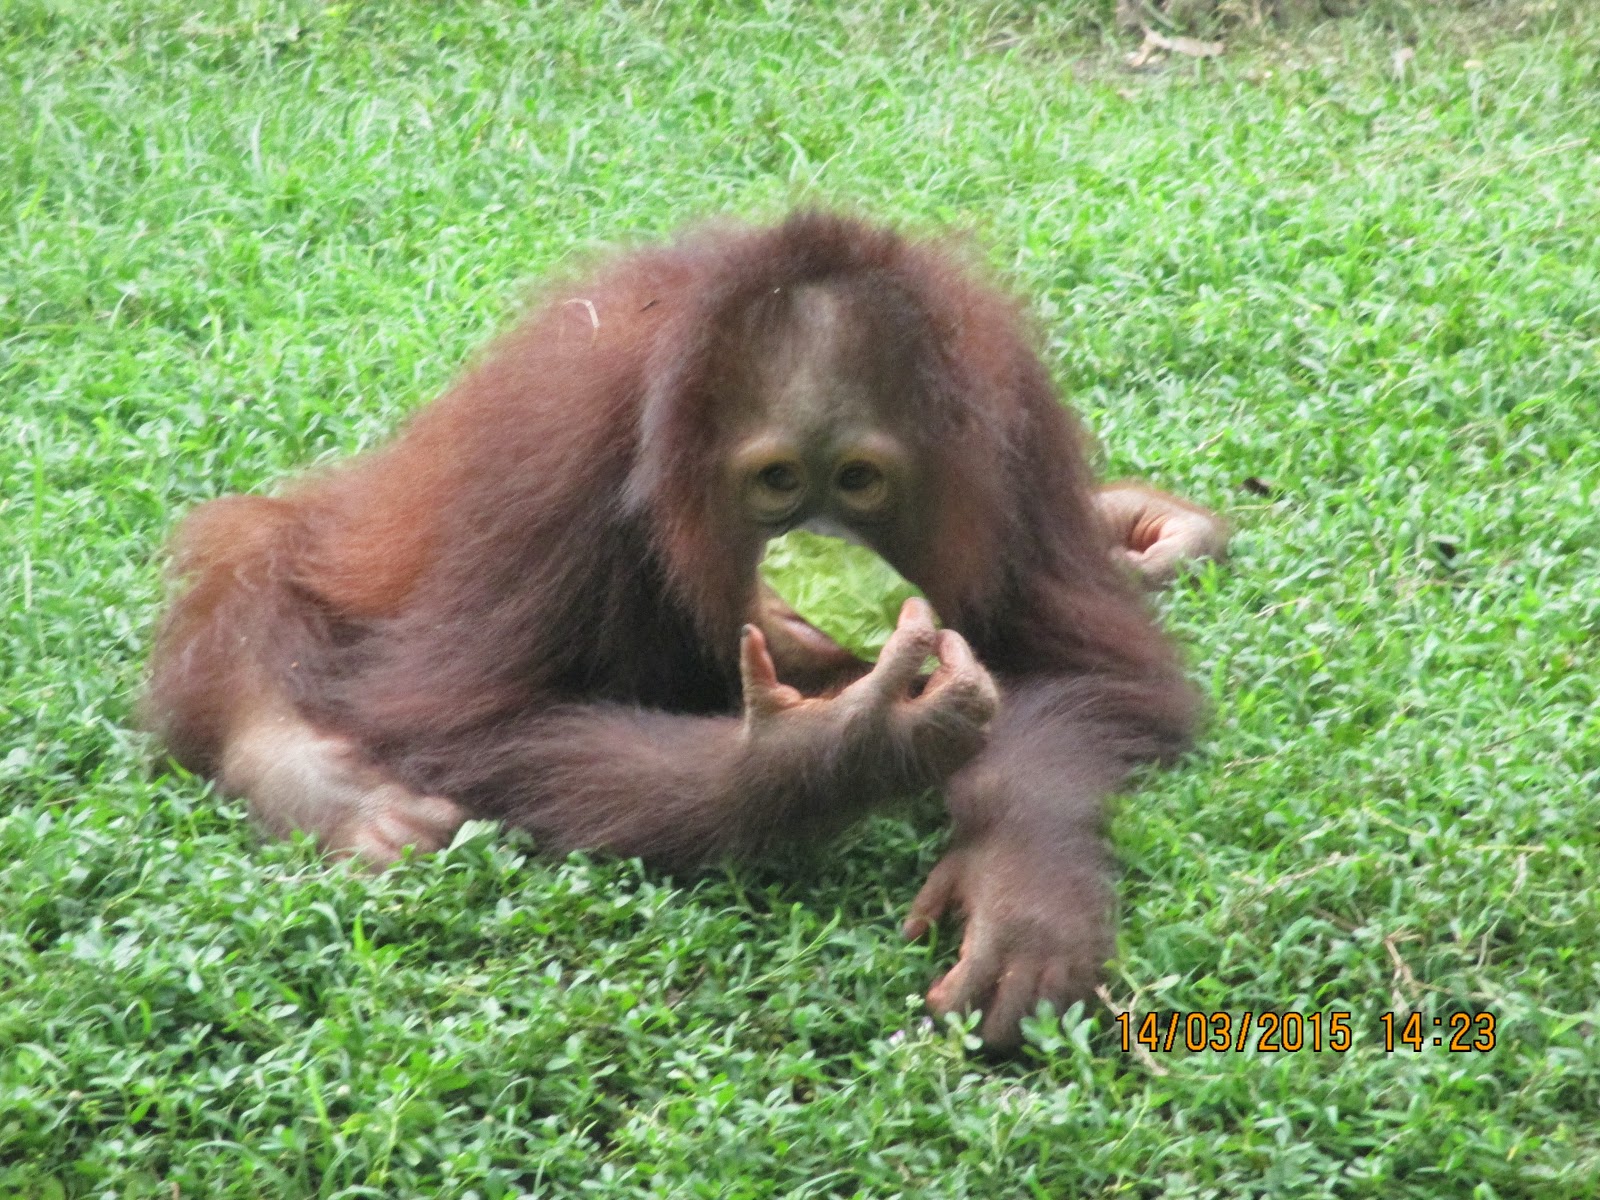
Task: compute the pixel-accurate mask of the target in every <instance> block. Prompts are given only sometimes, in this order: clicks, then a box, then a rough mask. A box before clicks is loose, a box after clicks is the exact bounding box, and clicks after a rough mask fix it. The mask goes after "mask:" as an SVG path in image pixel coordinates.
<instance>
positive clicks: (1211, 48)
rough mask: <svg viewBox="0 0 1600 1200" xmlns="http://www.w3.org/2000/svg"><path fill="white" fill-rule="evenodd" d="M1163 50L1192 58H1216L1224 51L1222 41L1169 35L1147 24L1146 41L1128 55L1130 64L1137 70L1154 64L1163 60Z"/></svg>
mask: <svg viewBox="0 0 1600 1200" xmlns="http://www.w3.org/2000/svg"><path fill="white" fill-rule="evenodd" d="M1162 51H1170V52H1171V53H1173V54H1186V55H1188V56H1189V57H1190V58H1216V57H1217V56H1218V55H1220V54H1221V53H1222V51H1223V45H1222V43H1221V42H1202V41H1201V40H1200V39H1199V38H1192V37H1167V36H1166V35H1165V34H1160V33H1157V32H1156V31H1155V30H1154V29H1151V28H1149V27H1148V26H1146V27H1145V31H1144V41H1143V42H1142V43H1141V44H1140V46H1139V48H1138V49H1137V50H1135V51H1134V52H1133V53H1132V54H1130V55H1128V65H1129V66H1130V67H1132V68H1133V69H1134V70H1135V71H1137V70H1139V69H1140V68H1142V67H1148V66H1154V65H1156V64H1157V63H1159V62H1160V61H1161V52H1162Z"/></svg>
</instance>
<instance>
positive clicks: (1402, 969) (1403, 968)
mask: <svg viewBox="0 0 1600 1200" xmlns="http://www.w3.org/2000/svg"><path fill="white" fill-rule="evenodd" d="M1416 940H1417V935H1416V934H1414V933H1406V932H1405V931H1404V930H1396V931H1395V932H1394V933H1391V934H1389V935H1388V936H1387V937H1385V938H1384V939H1383V948H1384V949H1385V950H1387V951H1388V952H1389V961H1390V962H1391V963H1393V964H1394V981H1395V983H1396V984H1397V985H1398V984H1403V985H1405V987H1406V989H1407V990H1409V991H1410V992H1412V993H1413V994H1418V993H1420V992H1421V991H1422V987H1421V985H1420V984H1418V983H1417V977H1416V976H1415V975H1413V974H1412V973H1411V967H1410V965H1409V964H1408V963H1407V962H1406V960H1405V959H1404V958H1402V957H1401V956H1400V951H1399V950H1398V949H1396V946H1398V944H1399V943H1401V942H1414V941H1416ZM1389 994H1390V995H1391V996H1393V997H1394V1010H1395V1013H1396V1014H1397V1015H1402V1016H1403V1015H1405V1014H1408V1013H1410V1011H1411V1000H1410V999H1409V998H1407V997H1406V996H1403V995H1401V993H1400V988H1399V987H1398V986H1396V987H1393V988H1390V990H1389Z"/></svg>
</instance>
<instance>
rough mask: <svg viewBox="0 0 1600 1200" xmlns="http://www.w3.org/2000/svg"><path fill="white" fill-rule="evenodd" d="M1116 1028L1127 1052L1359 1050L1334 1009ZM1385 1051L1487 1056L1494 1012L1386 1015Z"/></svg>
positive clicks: (1135, 1022) (1172, 1015)
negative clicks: (1434, 1050) (1434, 1049)
mask: <svg viewBox="0 0 1600 1200" xmlns="http://www.w3.org/2000/svg"><path fill="white" fill-rule="evenodd" d="M1115 1025H1116V1029H1117V1036H1118V1038H1119V1040H1120V1041H1121V1044H1122V1049H1123V1050H1125V1051H1127V1050H1132V1049H1133V1048H1134V1047H1135V1046H1140V1047H1143V1048H1144V1049H1146V1050H1160V1051H1173V1050H1188V1051H1199V1050H1231V1051H1234V1052H1235V1053H1243V1052H1244V1051H1246V1050H1255V1051H1256V1052H1257V1053H1263V1054H1266V1053H1288V1054H1294V1053H1297V1052H1298V1051H1301V1050H1316V1051H1321V1050H1328V1051H1332V1052H1333V1053H1335V1054H1343V1053H1345V1052H1346V1051H1348V1050H1351V1049H1353V1048H1354V1047H1355V1044H1356V1028H1355V1014H1354V1013H1352V1012H1346V1011H1341V1010H1339V1009H1335V1010H1333V1011H1331V1012H1326V1013H1321V1012H1317V1013H1298V1012H1253V1011H1251V1010H1249V1009H1246V1010H1245V1011H1244V1012H1239V1013H1228V1012H1183V1011H1170V1012H1148V1013H1145V1014H1144V1015H1143V1016H1142V1017H1141V1016H1136V1015H1134V1014H1133V1013H1126V1012H1121V1013H1118V1014H1117V1015H1116V1018H1115ZM1378 1025H1379V1027H1380V1031H1381V1033H1382V1036H1383V1048H1384V1050H1385V1051H1386V1052H1387V1053H1391V1054H1392V1053H1394V1052H1395V1050H1397V1049H1399V1048H1402V1047H1409V1048H1410V1049H1412V1050H1418V1051H1420V1050H1422V1049H1423V1047H1425V1046H1430V1045H1431V1046H1438V1047H1441V1048H1443V1049H1446V1050H1449V1051H1451V1052H1453V1053H1457V1054H1470V1053H1473V1052H1478V1053H1482V1052H1484V1051H1487V1050H1493V1049H1494V1045H1495V1019H1494V1014H1493V1013H1486V1012H1479V1013H1464V1012H1458V1013H1450V1014H1449V1015H1447V1016H1442V1017H1431V1018H1430V1017H1425V1016H1423V1015H1422V1014H1421V1013H1410V1014H1403V1013H1393V1012H1385V1013H1381V1014H1379V1016H1378Z"/></svg>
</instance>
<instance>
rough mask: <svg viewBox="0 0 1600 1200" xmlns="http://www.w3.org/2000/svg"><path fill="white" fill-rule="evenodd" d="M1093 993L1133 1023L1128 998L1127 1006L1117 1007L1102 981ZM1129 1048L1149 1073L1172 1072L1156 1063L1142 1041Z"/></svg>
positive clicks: (1153, 1056) (1168, 1073)
mask: <svg viewBox="0 0 1600 1200" xmlns="http://www.w3.org/2000/svg"><path fill="white" fill-rule="evenodd" d="M1094 994H1095V995H1096V996H1099V997H1100V1002H1101V1003H1102V1004H1104V1005H1105V1006H1106V1007H1107V1008H1109V1009H1110V1010H1111V1011H1112V1013H1113V1014H1115V1015H1116V1016H1119V1017H1124V1016H1125V1017H1127V1018H1128V1024H1129V1025H1130V1026H1131V1025H1132V1024H1133V1001H1131V1000H1130V1001H1129V1002H1128V1007H1127V1008H1120V1007H1118V1005H1117V1002H1116V1001H1115V1000H1113V999H1112V998H1111V991H1110V989H1109V988H1107V987H1106V985H1105V984H1103V983H1102V984H1101V985H1100V986H1099V987H1097V988H1095V990H1094ZM1131 1049H1132V1051H1133V1056H1134V1057H1135V1058H1136V1059H1138V1060H1139V1062H1140V1063H1141V1064H1142V1065H1143V1066H1144V1068H1145V1070H1147V1071H1149V1072H1150V1074H1152V1075H1170V1074H1172V1072H1171V1071H1168V1070H1167V1069H1166V1068H1165V1067H1163V1066H1162V1065H1161V1064H1160V1063H1158V1062H1157V1061H1156V1056H1155V1055H1154V1054H1151V1053H1150V1051H1149V1050H1148V1049H1147V1048H1146V1047H1145V1045H1144V1043H1143V1042H1137V1041H1136V1042H1134V1043H1133V1044H1132V1047H1131Z"/></svg>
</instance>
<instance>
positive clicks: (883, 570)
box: [761, 529, 922, 662]
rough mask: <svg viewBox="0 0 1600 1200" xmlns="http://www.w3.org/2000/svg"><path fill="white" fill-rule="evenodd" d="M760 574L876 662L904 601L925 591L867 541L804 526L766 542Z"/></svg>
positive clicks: (834, 634) (793, 605)
mask: <svg viewBox="0 0 1600 1200" xmlns="http://www.w3.org/2000/svg"><path fill="white" fill-rule="evenodd" d="M761 578H762V579H764V580H766V582H767V585H768V586H769V587H771V588H772V590H773V591H775V592H777V593H778V595H780V596H782V597H783V599H784V600H785V601H786V602H787V603H788V605H789V607H790V608H792V609H794V610H795V612H797V613H799V614H800V615H801V616H802V617H803V618H805V620H807V621H809V622H810V623H811V624H812V625H814V626H816V627H817V628H818V629H820V630H821V631H822V632H823V633H825V634H827V635H828V636H829V637H831V638H832V639H833V640H834V641H836V642H838V643H839V645H841V646H843V647H844V648H845V649H846V650H848V651H850V653H852V654H854V655H855V656H856V657H857V658H861V659H865V660H866V661H867V662H877V660H878V655H879V653H880V652H881V651H882V650H883V644H884V643H885V642H887V641H888V640H889V635H890V634H891V633H893V632H894V627H895V622H896V621H897V620H898V619H899V617H900V606H901V605H902V604H904V603H905V602H906V601H907V600H908V599H909V598H910V597H912V596H921V595H922V593H921V592H920V591H918V590H917V589H916V587H914V586H913V585H912V584H911V583H910V582H909V581H908V580H906V579H905V577H904V576H902V575H901V574H900V573H899V572H898V571H896V570H895V569H894V568H893V567H891V566H890V565H889V564H888V563H886V562H885V561H884V560H883V559H882V558H880V557H879V556H878V555H877V554H875V553H873V552H872V551H871V550H868V549H867V548H866V547H864V546H857V545H855V544H854V543H852V542H847V541H845V540H844V539H842V538H836V537H828V536H826V535H825V534H820V533H810V532H808V531H807V530H804V529H793V530H790V531H789V532H788V533H786V534H784V535H783V536H782V537H778V538H773V539H772V540H771V541H770V542H768V543H767V552H766V557H765V558H763V559H762V561H761Z"/></svg>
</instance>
